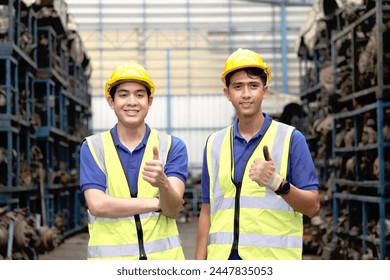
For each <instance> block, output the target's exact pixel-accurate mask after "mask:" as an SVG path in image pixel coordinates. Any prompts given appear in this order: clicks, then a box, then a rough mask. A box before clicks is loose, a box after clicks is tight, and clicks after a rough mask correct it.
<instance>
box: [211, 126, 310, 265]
mask: <svg viewBox="0 0 390 280" xmlns="http://www.w3.org/2000/svg"><path fill="white" fill-rule="evenodd" d="M293 131H294V128H293V127H292V126H288V125H285V124H283V123H280V122H276V121H274V120H273V121H272V122H271V124H270V126H269V127H268V130H267V132H266V133H265V135H264V137H263V138H262V139H261V141H260V143H259V144H258V146H257V147H256V148H255V150H254V152H253V154H252V155H251V156H250V158H249V160H248V162H247V164H246V167H245V170H244V175H243V179H242V184H241V185H238V186H237V187H236V185H235V184H234V183H233V179H232V178H233V174H234V162H233V160H234V159H233V156H232V155H233V126H229V127H227V128H225V129H223V130H221V131H218V132H216V133H214V134H212V135H210V137H209V139H208V141H207V146H206V153H207V166H208V173H209V176H210V215H211V216H210V223H211V225H210V231H209V241H208V247H207V258H208V259H211V260H226V259H228V258H229V255H230V252H231V251H232V249H237V250H238V254H239V256H240V257H241V258H242V259H243V260H256V259H259V260H277V259H283V260H290V259H301V258H302V236H303V219H302V214H301V213H299V212H296V211H294V209H293V208H292V207H291V206H289V205H288V204H287V203H286V202H285V201H284V200H283V199H282V198H281V197H280V196H278V195H276V194H275V193H274V192H273V191H272V190H270V189H268V188H266V187H262V186H259V185H258V184H257V183H256V182H254V181H252V180H251V179H250V178H249V169H250V166H251V163H252V162H253V160H254V159H255V158H262V159H264V155H263V147H264V146H265V145H267V146H268V148H269V151H270V155H271V158H272V159H273V161H274V163H275V168H276V172H278V173H279V174H280V175H281V176H282V177H283V178H286V175H287V170H288V158H289V150H290V141H291V135H292V133H293ZM235 237H236V238H235ZM233 247H235V248H233Z"/></svg>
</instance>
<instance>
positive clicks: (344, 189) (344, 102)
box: [332, 1, 390, 259]
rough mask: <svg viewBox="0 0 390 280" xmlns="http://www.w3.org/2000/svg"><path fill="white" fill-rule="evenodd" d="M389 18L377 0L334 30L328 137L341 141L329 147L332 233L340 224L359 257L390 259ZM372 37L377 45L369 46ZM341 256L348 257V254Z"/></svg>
mask: <svg viewBox="0 0 390 280" xmlns="http://www.w3.org/2000/svg"><path fill="white" fill-rule="evenodd" d="M389 18H390V6H389V5H383V3H382V1H376V2H375V7H372V8H371V9H370V10H369V11H367V12H366V13H365V15H364V16H362V17H360V18H359V19H357V20H356V21H354V22H353V23H351V24H349V25H347V26H344V28H343V30H341V31H339V32H334V33H333V34H332V65H333V69H334V71H333V73H334V81H333V82H334V86H335V88H336V91H338V92H339V93H340V98H339V99H338V106H337V107H338V108H339V110H338V111H337V112H335V114H334V115H333V118H334V125H333V127H334V128H333V137H332V138H333V142H334V143H336V142H337V143H339V142H338V141H337V138H338V137H340V138H339V139H341V138H343V140H344V141H342V142H340V143H341V144H340V145H338V146H336V145H334V146H333V151H332V158H333V161H334V162H336V163H337V164H336V165H335V166H334V167H333V175H334V180H333V187H332V189H333V225H334V230H335V232H340V228H341V227H344V231H345V232H347V233H348V234H346V236H344V237H345V241H346V242H347V244H348V245H349V246H348V247H349V248H352V247H353V246H357V247H361V248H362V249H361V255H360V256H358V258H377V259H388V258H389V257H390V234H389V228H390V227H389V224H388V223H389V214H388V213H390V212H389V211H390V198H389V187H390V178H389V170H387V169H386V165H387V164H388V163H389V161H390V158H389V154H390V140H389V139H385V137H386V136H385V135H384V126H385V124H386V125H388V124H389V121H390V119H389V118H390V114H388V113H387V112H388V111H389V110H390V102H389V97H390V95H389V93H390V83H389V78H390V77H388V76H387V77H385V76H384V71H383V67H384V66H385V65H384V59H385V57H384V40H385V36H387V37H388V36H389V34H390V33H389V31H386V28H383V26H384V24H385V23H386V24H389ZM384 19H386V22H385V21H384ZM362 33H364V34H365V35H368V36H361V34H362ZM372 41H375V42H376V44H375V45H371V44H370V43H371V42H372ZM367 49H369V51H370V55H372V57H369V58H370V59H373V60H374V61H375V62H376V65H375V68H374V69H371V70H373V71H372V72H371V71H370V67H369V66H370V65H369V64H366V65H364V60H363V59H364V58H365V57H364V56H363V55H367V53H365V51H366V50H367ZM388 51H389V50H387V52H388ZM338 56H343V57H345V60H342V61H340V60H338V59H337V57H338ZM362 64H363V65H362ZM362 66H364V67H362ZM341 68H343V69H345V68H349V71H350V76H349V78H350V81H351V84H350V86H349V87H344V88H343V90H341V88H342V84H341V81H340V80H339V79H338V78H337V73H340V72H341ZM362 70H363V71H362ZM345 89H350V91H349V92H348V91H346V90H345ZM347 130H348V132H347ZM343 133H345V134H343ZM345 258H352V256H351V255H349V253H348V252H346V253H345Z"/></svg>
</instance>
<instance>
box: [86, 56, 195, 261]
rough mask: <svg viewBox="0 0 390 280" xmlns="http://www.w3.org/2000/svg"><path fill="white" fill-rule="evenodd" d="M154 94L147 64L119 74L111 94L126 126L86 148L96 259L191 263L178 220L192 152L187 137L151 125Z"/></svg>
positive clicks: (120, 125) (108, 88) (131, 65)
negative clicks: (157, 129)
mask: <svg viewBox="0 0 390 280" xmlns="http://www.w3.org/2000/svg"><path fill="white" fill-rule="evenodd" d="M154 90H155V86H154V83H153V82H152V80H151V79H150V77H149V74H148V73H147V72H146V70H145V69H144V68H143V67H142V66H140V65H139V64H137V63H135V62H128V63H125V64H123V65H121V66H119V67H118V68H117V69H115V70H114V72H113V73H112V75H111V78H110V79H109V80H108V81H107V83H106V86H105V94H106V98H107V101H108V105H109V106H110V108H111V109H112V110H113V111H114V112H115V115H116V116H117V118H118V122H117V124H116V125H115V126H114V127H113V128H112V129H111V130H109V131H106V132H103V133H100V134H96V135H93V136H90V137H87V138H86V141H84V143H83V145H82V147H81V151H80V157H81V158H80V159H81V164H80V165H81V166H80V183H81V189H82V190H83V191H84V196H85V199H86V204H87V207H88V215H89V217H88V218H89V221H88V223H89V224H88V228H89V234H90V239H89V243H88V259H136V260H137V259H149V260H156V259H157V260H162V259H179V260H180V259H184V253H183V249H182V246H181V241H180V238H179V233H178V229H177V225H176V220H175V217H176V215H177V214H178V213H179V211H180V209H181V207H182V205H183V193H184V189H185V181H186V180H187V177H188V169H187V167H188V154H187V149H186V146H185V144H184V142H183V141H182V140H181V139H179V138H177V137H173V136H169V135H165V134H163V133H160V132H158V131H156V130H155V129H151V128H150V127H149V126H148V125H147V124H146V123H145V117H146V115H147V113H148V111H149V108H150V107H151V105H152V103H153V96H154Z"/></svg>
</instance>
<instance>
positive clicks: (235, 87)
mask: <svg viewBox="0 0 390 280" xmlns="http://www.w3.org/2000/svg"><path fill="white" fill-rule="evenodd" d="M234 89H235V90H240V89H242V85H240V84H237V85H235V86H234Z"/></svg>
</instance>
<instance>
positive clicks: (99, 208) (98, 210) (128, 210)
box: [84, 189, 159, 218]
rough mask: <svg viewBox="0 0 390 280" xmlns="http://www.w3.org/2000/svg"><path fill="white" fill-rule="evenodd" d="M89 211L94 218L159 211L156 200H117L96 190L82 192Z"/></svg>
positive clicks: (118, 216) (117, 198)
mask: <svg viewBox="0 0 390 280" xmlns="http://www.w3.org/2000/svg"><path fill="white" fill-rule="evenodd" d="M84 195H85V199H86V201H87V206H88V209H89V211H90V212H91V214H92V215H94V216H99V217H107V218H120V217H127V216H133V215H136V214H143V213H148V212H153V211H157V210H159V200H158V199H157V198H119V197H111V196H108V195H106V194H105V193H104V192H102V191H100V190H96V189H88V190H86V191H85V192H84Z"/></svg>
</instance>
